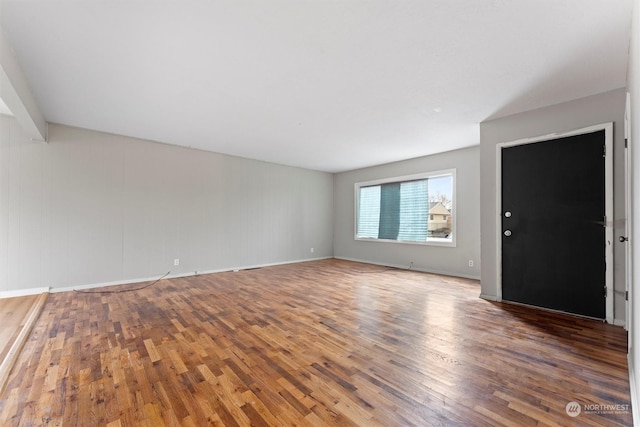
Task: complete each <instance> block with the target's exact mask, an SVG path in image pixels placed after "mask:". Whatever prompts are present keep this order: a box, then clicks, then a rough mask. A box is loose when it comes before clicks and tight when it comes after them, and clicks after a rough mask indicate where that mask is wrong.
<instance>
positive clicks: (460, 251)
mask: <svg viewBox="0 0 640 427" xmlns="http://www.w3.org/2000/svg"><path fill="white" fill-rule="evenodd" d="M444 169H456V180H457V185H456V191H457V193H456V212H455V213H456V230H455V233H456V234H457V236H456V247H444V246H427V245H414V244H405V243H389V242H367V241H360V240H355V239H354V234H355V232H354V227H355V219H354V218H355V216H354V207H355V203H354V197H355V192H354V184H355V183H357V182H364V181H372V180H377V179H383V178H391V177H397V176H404V175H412V174H417V173H423V172H431V171H439V170H444ZM479 178H480V169H479V148H478V147H477V146H476V147H471V148H465V149H462V150H455V151H450V152H447V153H442V154H436V155H433V156H426V157H420V158H417V159H412V160H406V161H402V162H395V163H388V164H385V165H381V166H374V167H370V168H365V169H358V170H355V171H350V172H343V173H339V174H336V175H335V184H334V200H335V202H334V204H335V217H334V235H333V240H334V256H335V257H336V258H344V259H350V260H358V261H365V262H371V263H376V264H383V265H389V266H396V267H405V268H406V267H408V266H409V265H410V264H411V263H412V262H413V268H414V269H416V270H422V271H429V272H435V273H443V274H449V275H455V276H461V277H472V278H479V277H480V268H479V266H480V233H479V230H480V184H479ZM468 260H474V267H472V268H470V267H469V266H468Z"/></svg>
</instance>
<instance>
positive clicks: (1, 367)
mask: <svg viewBox="0 0 640 427" xmlns="http://www.w3.org/2000/svg"><path fill="white" fill-rule="evenodd" d="M47 295H48V293H42V294H39V295H38V294H36V295H27V296H21V297H14V298H0V325H2V328H0V392H2V390H3V389H4V386H5V384H6V382H7V380H8V379H9V373H10V372H11V369H12V367H13V364H14V363H15V360H16V359H17V357H18V355H19V354H20V351H21V350H22V346H23V345H24V343H25V341H26V339H27V338H28V336H29V333H30V332H31V328H32V327H33V324H34V323H35V321H36V319H37V318H38V316H39V315H40V310H42V306H43V305H44V302H45V301H46V300H47Z"/></svg>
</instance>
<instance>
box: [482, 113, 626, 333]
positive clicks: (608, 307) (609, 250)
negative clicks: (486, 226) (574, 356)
mask: <svg viewBox="0 0 640 427" xmlns="http://www.w3.org/2000/svg"><path fill="white" fill-rule="evenodd" d="M600 130H604V131H605V137H604V138H605V162H604V163H605V166H604V169H605V215H606V217H607V220H606V223H605V228H606V229H605V245H606V249H605V263H606V273H605V285H606V287H607V293H606V302H605V316H606V317H605V320H606V321H607V323H611V324H613V321H614V307H613V299H614V294H613V290H614V289H613V285H614V283H613V269H614V263H613V244H614V239H613V122H608V123H602V124H598V125H593V126H588V127H584V128H580V129H575V130H571V131H565V132H556V133H551V134H547V135H541V136H536V137H532V138H523V139H518V140H515V141H508V142H501V143H499V144H496V211H495V218H496V235H495V238H496V264H497V265H496V272H497V281H498V283H497V286H498V289H497V295H496V296H497V300H498V301H502V231H501V230H502V155H501V154H502V149H503V148H506V147H514V146H516V145H524V144H532V143H535V142H542V141H549V140H554V139H560V138H565V137H568V136H574V135H582V134H585V133H591V132H597V131H600Z"/></svg>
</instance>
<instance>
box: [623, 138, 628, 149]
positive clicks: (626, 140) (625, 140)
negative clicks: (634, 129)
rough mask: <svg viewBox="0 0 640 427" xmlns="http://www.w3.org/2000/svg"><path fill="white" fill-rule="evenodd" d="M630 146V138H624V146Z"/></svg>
mask: <svg viewBox="0 0 640 427" xmlns="http://www.w3.org/2000/svg"><path fill="white" fill-rule="evenodd" d="M628 146H629V138H625V139H624V148H627V147H628Z"/></svg>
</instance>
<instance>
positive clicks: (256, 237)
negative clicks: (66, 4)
mask: <svg viewBox="0 0 640 427" xmlns="http://www.w3.org/2000/svg"><path fill="white" fill-rule="evenodd" d="M332 215H333V177H332V175H331V174H328V173H321V172H315V171H309V170H303V169H298V168H291V167H285V166H279V165H274V164H269V163H264V162H258V161H253V160H247V159H241V158H237V157H230V156H225V155H221V154H215V153H209V152H203V151H197V150H192V149H188V148H182V147H176V146H170V145H164V144H158V143H154V142H150V141H143V140H138V139H133V138H127V137H122V136H116V135H110V134H104V133H99V132H94V131H88V130H82V129H77V128H72V127H67V126H61V125H54V124H52V125H50V126H49V143H48V144H44V143H34V142H31V141H30V139H29V138H28V137H27V136H26V135H25V134H24V133H23V132H22V131H21V129H20V127H19V126H18V124H17V122H16V121H15V119H12V118H9V117H6V116H0V292H2V291H13V290H23V289H30V288H38V287H46V286H49V287H53V288H70V287H77V286H83V285H93V284H105V283H114V282H115V283H119V282H131V281H135V280H138V279H144V278H153V277H158V276H161V275H162V274H164V273H166V272H167V271H169V270H171V275H172V276H175V275H185V274H191V273H193V272H194V271H199V272H206V271H218V270H224V269H232V268H242V267H249V266H258V265H266V264H276V263H284V262H292V261H297V260H305V259H313V258H322V257H330V256H332V254H333V248H332V246H333V242H332V240H331V238H332V237H331V236H332ZM312 247H313V248H314V250H315V251H314V252H313V253H311V250H310V249H311V248H312ZM174 258H179V259H180V265H179V266H178V267H175V266H174V265H173V260H174Z"/></svg>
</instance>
